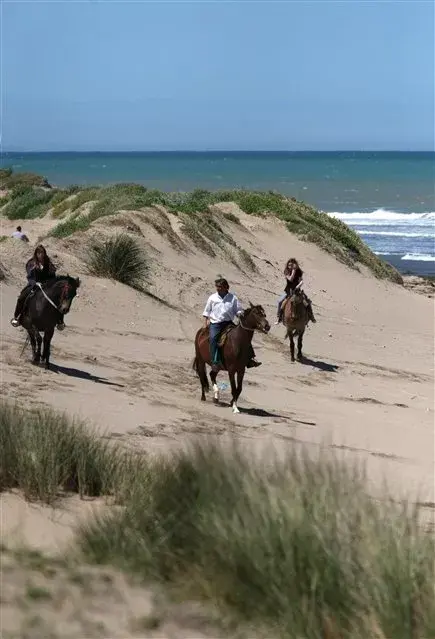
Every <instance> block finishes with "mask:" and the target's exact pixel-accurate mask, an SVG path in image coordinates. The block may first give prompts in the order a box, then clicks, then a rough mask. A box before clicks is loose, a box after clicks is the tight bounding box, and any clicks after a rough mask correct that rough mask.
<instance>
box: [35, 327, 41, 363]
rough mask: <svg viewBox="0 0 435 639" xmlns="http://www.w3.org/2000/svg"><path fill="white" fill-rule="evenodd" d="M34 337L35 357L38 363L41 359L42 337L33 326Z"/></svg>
mask: <svg viewBox="0 0 435 639" xmlns="http://www.w3.org/2000/svg"><path fill="white" fill-rule="evenodd" d="M35 337H36V343H37V345H38V347H37V352H36V359H37V362H36V363H37V364H39V362H40V361H41V347H42V337H41V335H40V333H39V331H38V330H37V329H36V328H35Z"/></svg>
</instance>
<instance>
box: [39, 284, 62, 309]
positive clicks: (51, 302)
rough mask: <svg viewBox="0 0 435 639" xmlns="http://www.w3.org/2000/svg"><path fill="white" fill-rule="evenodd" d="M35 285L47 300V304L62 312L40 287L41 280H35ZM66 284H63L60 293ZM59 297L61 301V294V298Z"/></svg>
mask: <svg viewBox="0 0 435 639" xmlns="http://www.w3.org/2000/svg"><path fill="white" fill-rule="evenodd" d="M36 286H38V287H39V289H40V291H41V293H42V294H43V296H44V297H45V299H46V300H47V302H48V303H49V304H51V305H52V307H53V308H55V309H56V311H58V312H59V313H62V311H61V310H60V309H59V307H58V306H56V304H55V303H54V302H53V300H52V299H50V298H49V297H48V295H47V293H46V292H45V291H44V289H43V288H42V284H41V282H36ZM66 286H67V285H65V286H64V288H63V289H62V293H63V291H64V289H65V287H66ZM60 299H61V301H62V299H63V295H61V298H60Z"/></svg>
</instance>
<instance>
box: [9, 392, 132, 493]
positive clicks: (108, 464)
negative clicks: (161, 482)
mask: <svg viewBox="0 0 435 639" xmlns="http://www.w3.org/2000/svg"><path fill="white" fill-rule="evenodd" d="M143 463H144V462H143ZM132 468H133V465H132V459H131V455H129V454H128V453H126V452H125V451H123V450H122V449H119V448H117V449H115V448H114V447H113V446H111V445H110V443H109V442H108V441H104V440H102V439H101V438H100V437H99V436H98V435H97V434H96V433H95V432H93V431H92V430H91V429H89V427H87V426H86V425H85V424H84V423H81V422H78V421H72V420H70V419H69V418H68V417H66V416H65V415H62V414H58V413H55V412H53V411H51V410H48V409H35V410H30V411H28V410H24V409H22V408H19V407H18V406H16V405H11V404H6V403H2V404H1V405H0V491H3V490H10V489H13V488H18V489H20V490H21V491H22V492H23V494H24V496H25V497H26V499H29V500H40V501H43V502H45V503H48V504H50V503H53V502H55V501H56V500H57V498H58V497H59V495H60V494H62V493H63V492H64V491H72V492H76V493H79V494H80V495H81V496H83V495H90V496H99V495H115V496H120V495H121V494H122V493H123V491H124V487H125V475H126V474H129V473H130V479H129V483H130V481H131V479H133V477H134V473H132V472H131V471H132ZM134 468H136V472H139V470H140V464H139V461H137V462H135V466H134ZM141 472H142V471H141Z"/></svg>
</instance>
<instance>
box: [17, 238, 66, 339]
mask: <svg viewBox="0 0 435 639" xmlns="http://www.w3.org/2000/svg"><path fill="white" fill-rule="evenodd" d="M26 273H27V282H28V284H27V285H26V286H25V287H24V288H23V290H22V291H21V293H20V295H19V297H18V300H17V305H16V307H15V313H14V317H13V319H12V320H11V324H12V326H15V327H17V326H20V324H21V320H20V316H21V314H22V312H23V310H24V304H25V302H26V300H27V299H28V297H29V295H31V294H32V293H33V292H34V291H35V290H37V287H36V284H37V283H39V284H42V283H43V282H47V281H48V280H50V279H53V278H54V277H55V275H56V267H55V266H54V264H53V262H52V261H51V259H50V258H49V257H48V255H47V251H46V250H45V247H44V246H42V244H39V246H37V247H36V249H35V252H34V254H33V257H32V258H30V260H28V262H27V263H26ZM57 328H58V329H59V330H60V331H61V330H63V329H64V328H65V324H64V322H63V317H61V318H60V319H59V321H58V323H57Z"/></svg>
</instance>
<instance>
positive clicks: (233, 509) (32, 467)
mask: <svg viewBox="0 0 435 639" xmlns="http://www.w3.org/2000/svg"><path fill="white" fill-rule="evenodd" d="M13 488H15V489H20V490H21V491H22V492H23V493H24V495H25V496H26V498H27V499H32V500H36V499H38V500H42V501H44V502H46V503H53V502H55V501H56V499H57V498H58V497H59V496H60V495H62V496H65V493H68V491H74V492H78V493H80V494H81V495H111V496H113V498H114V499H115V501H116V503H117V504H118V506H117V507H116V508H113V507H111V506H109V505H108V506H107V509H106V510H104V511H100V514H99V515H97V516H93V517H92V518H91V519H90V520H89V521H88V523H87V524H85V525H84V524H81V527H80V529H79V531H78V537H77V547H76V549H75V551H74V555H75V556H76V558H77V557H80V558H81V559H82V560H86V561H90V562H91V563H99V564H105V565H113V566H116V567H118V568H121V569H123V570H124V571H126V572H127V573H130V574H134V575H136V576H138V577H139V578H141V579H143V580H145V581H155V580H157V581H159V582H161V583H162V584H165V585H167V586H169V587H170V591H171V592H172V593H173V594H174V596H175V597H176V598H178V599H190V600H192V599H193V600H202V601H206V602H209V603H210V604H212V607H217V609H218V610H220V611H221V614H222V616H223V617H225V619H227V620H230V622H231V623H232V624H233V627H234V625H235V626H238V627H239V628H243V627H247V626H248V627H251V628H255V629H256V630H259V631H260V632H259V635H260V636H267V637H274V638H281V637H282V638H286V639H318V638H319V637H327V638H328V639H336V638H340V639H351V638H352V639H367V638H368V637H377V638H382V639H387V638H388V639H390V638H392V637H394V639H417V638H418V639H422V638H426V637H427V638H428V637H433V636H435V596H434V595H435V592H434V563H433V557H434V552H435V540H434V537H433V535H429V534H428V533H425V532H424V530H423V529H422V528H421V527H420V526H419V522H418V513H417V510H416V509H414V508H413V507H412V506H410V505H409V504H407V503H405V502H403V503H402V504H399V505H397V504H395V503H393V501H392V500H391V499H389V498H388V495H384V497H385V499H384V500H383V501H382V502H380V501H375V500H374V499H373V498H371V497H369V496H368V492H367V483H366V480H365V477H364V472H363V468H362V467H359V468H358V467H353V466H350V465H347V464H345V463H344V462H343V461H340V460H339V459H337V458H336V457H333V456H332V455H331V456H328V457H326V453H324V452H320V453H319V455H318V456H312V455H310V456H309V455H308V454H307V453H305V452H304V451H303V450H302V451H301V450H298V451H296V450H292V449H289V451H288V452H287V453H286V455H285V456H281V457H280V459H277V458H275V457H274V456H273V455H272V454H269V455H268V456H267V458H266V457H265V458H263V459H260V458H256V459H255V460H254V459H253V458H252V457H251V455H249V454H248V453H247V452H246V451H245V452H243V451H242V449H241V447H240V444H238V443H236V442H229V445H227V446H225V447H224V446H223V445H221V444H218V443H217V442H216V441H206V442H205V443H203V444H201V445H200V444H196V445H194V446H193V447H191V448H189V449H186V450H183V451H179V452H178V453H176V454H175V455H173V456H172V457H167V458H162V457H156V458H153V459H151V460H150V459H148V458H147V457H145V456H143V455H138V454H133V453H130V452H127V451H126V450H124V449H122V448H118V447H116V446H114V445H111V444H109V443H108V441H107V440H102V439H101V438H99V437H98V436H97V435H96V434H95V433H94V432H93V431H92V430H90V429H89V428H88V427H87V426H86V425H85V424H84V423H81V422H74V421H71V420H69V419H68V418H67V417H65V416H63V415H61V414H58V413H55V412H53V411H50V410H44V409H36V410H32V411H27V410H23V409H21V408H19V407H18V406H16V405H10V404H5V403H4V404H2V405H1V406H0V490H9V489H13ZM111 501H113V499H112V500H111ZM254 634H255V633H252V634H251V635H249V636H253V635H254Z"/></svg>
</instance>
